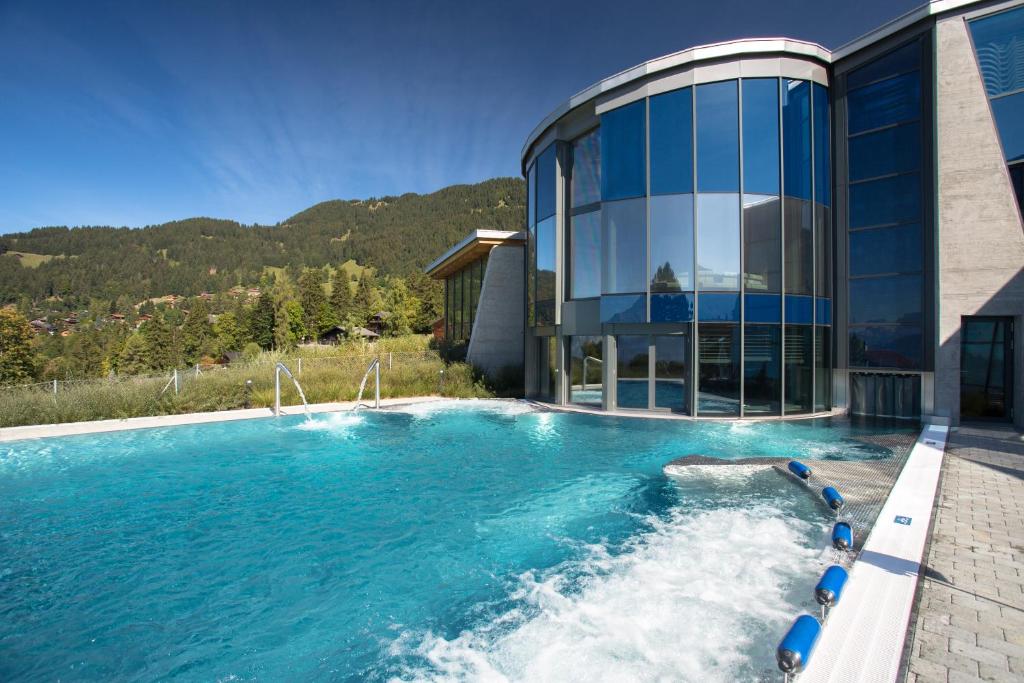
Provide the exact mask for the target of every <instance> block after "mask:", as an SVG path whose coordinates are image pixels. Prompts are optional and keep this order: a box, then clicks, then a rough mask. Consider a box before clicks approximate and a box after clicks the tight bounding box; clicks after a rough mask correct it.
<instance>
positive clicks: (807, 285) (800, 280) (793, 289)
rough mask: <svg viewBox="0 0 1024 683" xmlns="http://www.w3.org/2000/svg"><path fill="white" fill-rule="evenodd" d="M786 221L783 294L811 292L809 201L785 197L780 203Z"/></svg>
mask: <svg viewBox="0 0 1024 683" xmlns="http://www.w3.org/2000/svg"><path fill="white" fill-rule="evenodd" d="M783 210H784V211H785V214H786V218H785V224H784V227H783V232H784V236H783V245H784V248H783V254H784V258H785V262H786V267H785V269H784V272H785V274H786V277H785V285H786V286H785V292H786V293H787V294H813V293H814V233H813V221H812V218H813V214H814V208H813V205H812V204H811V202H809V201H806V200H804V199H794V198H792V197H786V199H785V201H784V202H783Z"/></svg>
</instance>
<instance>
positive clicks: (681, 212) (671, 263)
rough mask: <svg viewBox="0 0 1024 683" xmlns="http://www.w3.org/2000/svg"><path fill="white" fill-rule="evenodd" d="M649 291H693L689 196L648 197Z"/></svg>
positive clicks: (691, 217)
mask: <svg viewBox="0 0 1024 683" xmlns="http://www.w3.org/2000/svg"><path fill="white" fill-rule="evenodd" d="M649 201H650V202H651V266H650V269H651V273H650V276H651V291H652V292H680V291H686V290H692V289H693V195H692V194H667V195H658V196H654V197H651V198H650V200H649Z"/></svg>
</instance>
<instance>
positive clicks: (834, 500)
mask: <svg viewBox="0 0 1024 683" xmlns="http://www.w3.org/2000/svg"><path fill="white" fill-rule="evenodd" d="M821 497H822V498H824V499H825V502H826V503H828V506H829V507H830V508H832V509H833V510H836V511H837V512H838V510H839V508H841V507H843V504H844V503H845V502H846V501H845V500H843V497H842V496H840V495H839V491H836V490H835V488H834V487H832V486H826V487H825V488H823V489H822V490H821Z"/></svg>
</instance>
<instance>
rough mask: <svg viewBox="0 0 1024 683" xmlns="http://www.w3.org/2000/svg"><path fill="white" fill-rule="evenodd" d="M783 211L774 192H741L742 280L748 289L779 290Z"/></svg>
mask: <svg viewBox="0 0 1024 683" xmlns="http://www.w3.org/2000/svg"><path fill="white" fill-rule="evenodd" d="M781 249H782V212H781V208H780V206H779V198H778V197H777V196H773V195H761V194H745V195H743V260H744V264H743V284H744V286H745V287H746V289H747V291H748V292H780V291H782V289H781V288H782V258H781V253H780V252H781Z"/></svg>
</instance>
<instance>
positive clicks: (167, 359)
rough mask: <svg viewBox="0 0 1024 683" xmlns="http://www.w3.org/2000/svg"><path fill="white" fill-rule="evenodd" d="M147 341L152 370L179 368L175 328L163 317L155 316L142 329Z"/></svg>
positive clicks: (148, 359) (148, 358) (147, 351)
mask: <svg viewBox="0 0 1024 683" xmlns="http://www.w3.org/2000/svg"><path fill="white" fill-rule="evenodd" d="M140 332H141V333H142V336H143V338H144V339H145V340H146V359H147V361H148V363H147V364H148V365H149V367H150V369H152V370H170V369H171V368H174V367H177V366H178V362H179V361H180V353H179V349H178V344H177V338H176V335H175V334H174V328H173V327H171V326H170V324H169V323H167V322H166V321H165V320H164V319H163V317H162V316H159V315H157V316H154V317H153V319H152V320H148V321H146V322H145V323H144V324H143V325H142V327H141V328H140Z"/></svg>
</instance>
